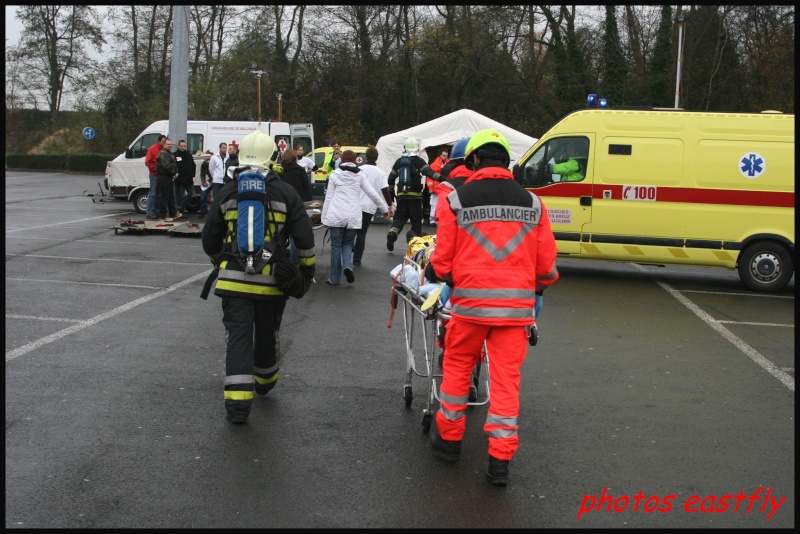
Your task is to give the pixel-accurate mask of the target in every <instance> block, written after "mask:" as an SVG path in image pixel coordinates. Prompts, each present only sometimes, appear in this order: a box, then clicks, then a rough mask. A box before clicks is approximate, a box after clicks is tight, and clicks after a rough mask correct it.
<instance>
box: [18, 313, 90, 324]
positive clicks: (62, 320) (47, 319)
mask: <svg viewBox="0 0 800 534" xmlns="http://www.w3.org/2000/svg"><path fill="white" fill-rule="evenodd" d="M6 319H33V320H34V321H58V322H60V323H83V322H85V321H84V320H83V319H66V318H64V317H38V316H36V315H14V314H12V313H7V314H6Z"/></svg>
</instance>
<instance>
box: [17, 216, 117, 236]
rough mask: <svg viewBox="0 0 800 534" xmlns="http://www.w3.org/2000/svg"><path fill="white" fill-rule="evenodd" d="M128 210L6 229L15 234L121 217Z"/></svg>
mask: <svg viewBox="0 0 800 534" xmlns="http://www.w3.org/2000/svg"><path fill="white" fill-rule="evenodd" d="M125 213H126V212H124V211H121V212H119V213H110V214H108V215H101V216H99V217H87V218H86V219H75V220H74V221H61V222H57V223H53V224H43V225H41V226H26V227H25V228H17V229H16V230H6V233H7V234H13V233H14V232H24V231H26V230H35V229H37V228H50V227H52V226H62V225H63V224H64V223H76V222H82V221H95V220H97V219H105V218H107V217H119V216H120V215H124V214H125Z"/></svg>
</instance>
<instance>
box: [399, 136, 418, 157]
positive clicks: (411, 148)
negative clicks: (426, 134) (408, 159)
mask: <svg viewBox="0 0 800 534" xmlns="http://www.w3.org/2000/svg"><path fill="white" fill-rule="evenodd" d="M403 151H404V152H407V153H412V152H419V140H418V139H416V138H415V137H409V138H408V139H406V142H405V143H403Z"/></svg>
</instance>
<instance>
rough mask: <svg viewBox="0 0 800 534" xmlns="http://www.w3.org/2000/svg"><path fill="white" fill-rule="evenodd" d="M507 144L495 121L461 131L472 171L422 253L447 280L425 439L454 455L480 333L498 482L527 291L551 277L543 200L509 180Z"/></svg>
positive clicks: (530, 298)
mask: <svg viewBox="0 0 800 534" xmlns="http://www.w3.org/2000/svg"><path fill="white" fill-rule="evenodd" d="M510 154H511V150H510V147H509V144H508V140H507V139H506V138H505V137H504V136H503V135H502V134H500V133H499V132H498V131H497V130H496V129H494V128H490V129H487V130H481V131H479V132H477V133H475V135H473V136H472V137H471V138H470V140H469V142H468V143H467V146H466V148H465V151H464V159H465V161H466V162H467V166H468V167H471V168H472V169H474V172H473V173H472V175H471V176H469V177H468V178H467V179H466V182H465V183H464V185H462V186H460V187H458V188H457V189H454V190H453V192H451V193H450V194H448V195H447V197H446V201H445V202H443V203H442V205H441V206H440V209H439V213H438V218H439V228H438V231H437V236H436V250H435V252H434V253H433V256H432V257H431V265H432V268H433V270H434V271H435V276H436V277H437V278H438V279H442V280H444V281H446V282H447V283H448V285H451V286H452V287H453V294H452V296H451V303H452V312H451V319H450V323H449V324H448V327H447V333H446V337H445V345H446V346H447V357H446V358H445V359H444V362H443V377H442V385H441V388H440V390H439V398H440V400H441V406H440V408H439V410H438V412H437V413H436V426H435V428H434V429H432V432H431V447H432V450H433V451H434V452H435V453H436V454H437V455H439V456H440V457H442V458H443V459H445V460H447V461H455V460H457V459H458V458H459V456H460V454H461V439H462V436H463V435H464V431H465V429H466V418H465V417H466V409H467V402H468V395H469V389H470V385H471V374H472V369H473V368H474V367H475V365H476V364H477V363H478V361H479V359H480V354H481V346H482V345H483V343H484V341H486V346H487V349H488V354H489V375H490V376H491V377H492V383H491V403H490V406H489V409H488V414H487V416H486V422H485V424H484V427H483V428H484V431H485V433H486V434H487V435H488V441H489V444H488V449H489V464H488V469H487V474H488V475H489V478H490V479H491V482H492V484H494V485H496V486H505V485H506V484H507V481H508V470H509V462H510V460H511V459H512V457H513V456H514V453H515V452H516V451H517V448H518V446H519V438H518V436H517V430H518V428H519V425H518V422H517V418H518V417H519V388H520V377H521V375H520V366H521V365H522V362H523V361H524V360H525V356H526V354H527V350H528V327H530V326H531V325H533V323H534V306H535V302H536V291H543V290H544V288H546V287H547V286H549V285H551V284H553V283H554V282H555V281H556V280H558V277H559V275H558V271H557V270H556V264H555V259H556V242H555V238H554V236H553V232H552V230H551V228H550V220H549V217H548V215H547V210H546V209H545V206H544V204H543V203H542V201H541V200H540V199H539V197H537V196H536V195H534V194H533V193H531V192H529V191H527V190H526V189H525V188H523V187H522V186H521V185H519V184H518V183H517V182H516V181H515V180H514V176H513V175H512V174H511V172H510V171H509V170H508V165H509V162H510ZM451 176H452V174H451ZM443 200H445V199H443Z"/></svg>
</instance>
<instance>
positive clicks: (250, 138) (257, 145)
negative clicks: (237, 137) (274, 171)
mask: <svg viewBox="0 0 800 534" xmlns="http://www.w3.org/2000/svg"><path fill="white" fill-rule="evenodd" d="M239 146H240V148H239V164H240V165H250V166H251V167H263V168H265V169H269V168H270V165H272V164H274V163H275V160H276V159H277V157H278V149H277V148H276V146H275V141H273V140H272V138H271V137H270V136H268V135H267V134H265V133H264V132H262V131H260V130H256V131H255V132H253V133H251V134H247V135H246V136H245V137H244V139H242V144H241V145H239Z"/></svg>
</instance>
